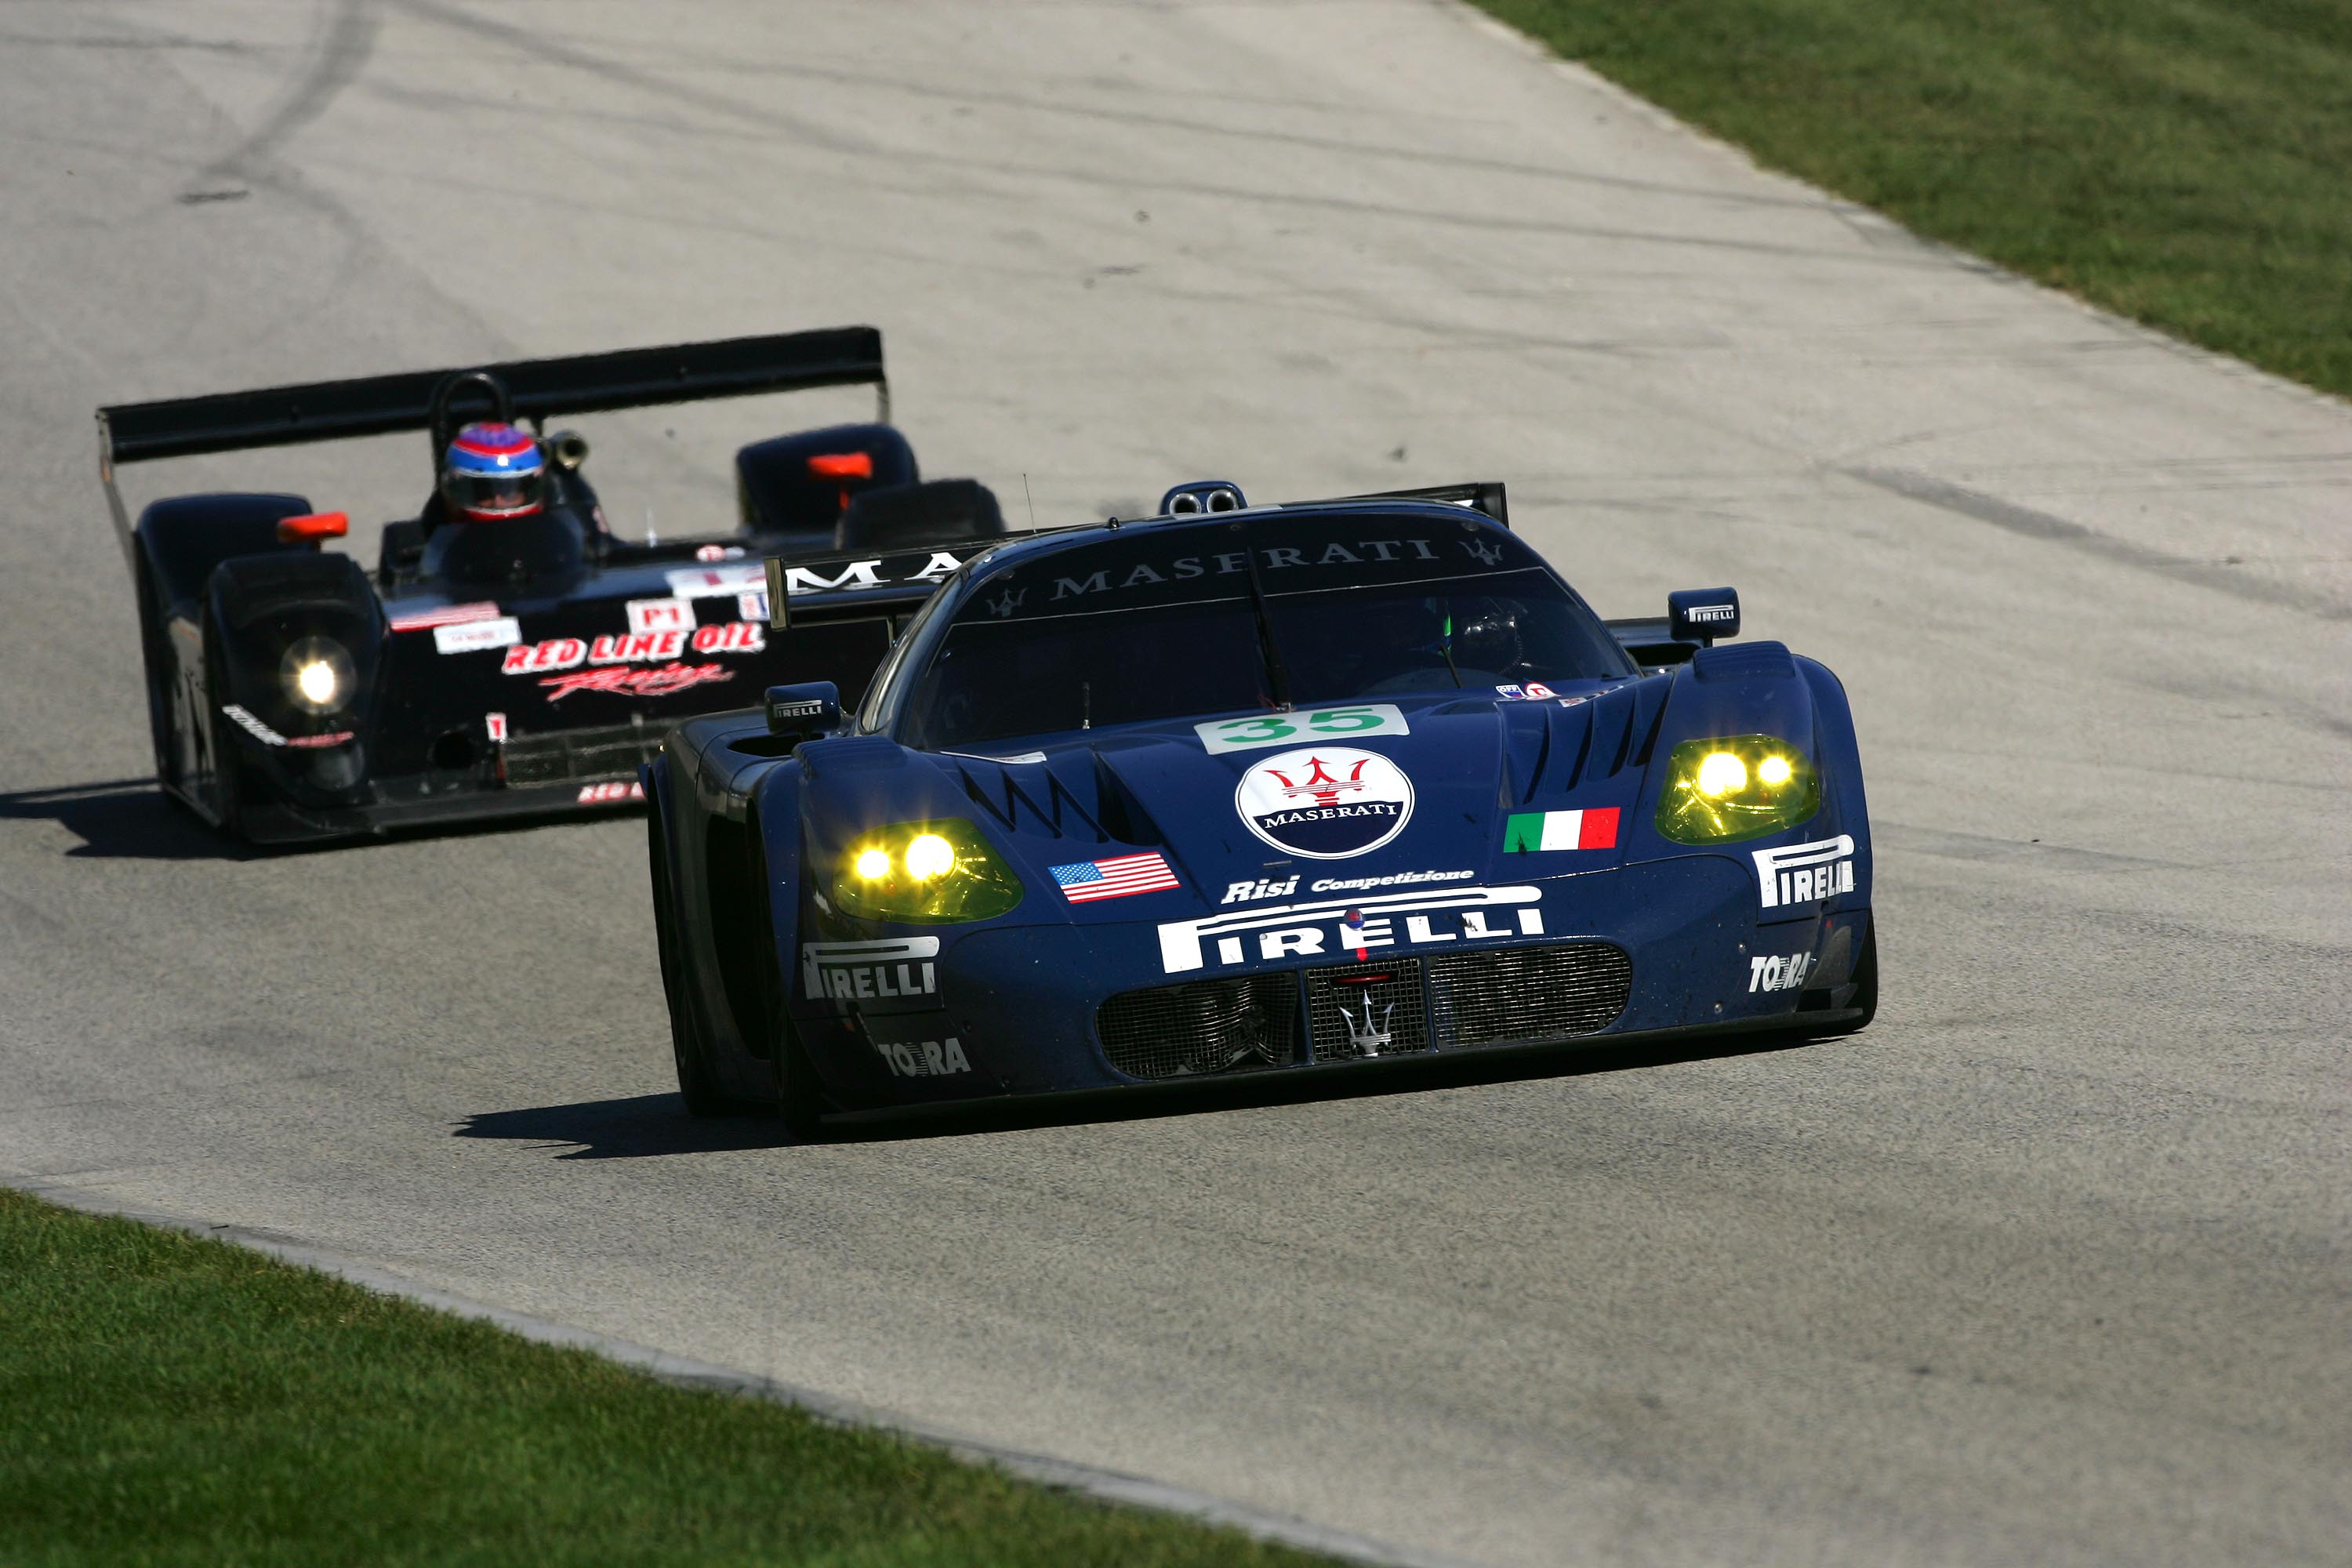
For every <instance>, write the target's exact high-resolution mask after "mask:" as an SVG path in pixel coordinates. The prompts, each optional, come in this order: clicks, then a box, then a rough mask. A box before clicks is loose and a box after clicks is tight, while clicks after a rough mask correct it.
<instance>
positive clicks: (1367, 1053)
mask: <svg viewBox="0 0 2352 1568" xmlns="http://www.w3.org/2000/svg"><path fill="white" fill-rule="evenodd" d="M1363 1007H1364V1016H1362V1017H1360V1018H1359V1017H1358V1016H1356V1015H1355V1014H1353V1013H1350V1012H1349V1011H1348V1005H1347V1004H1346V1003H1345V1002H1342V1003H1340V1004H1339V1016H1340V1017H1341V1018H1342V1019H1344V1020H1346V1022H1347V1025H1348V1044H1349V1047H1351V1048H1352V1049H1353V1050H1354V1051H1355V1053H1356V1054H1357V1055H1358V1056H1360V1057H1376V1056H1379V1055H1380V1054H1381V1048H1382V1047H1385V1046H1386V1045H1387V1044H1388V1043H1389V1042H1390V1041H1391V1040H1393V1039H1394V1038H1396V1033H1395V1031H1394V1030H1392V1029H1391V1028H1390V1027H1389V1018H1390V1016H1391V1015H1392V1014H1394V1013H1395V1012H1396V1004H1395V1003H1393V1002H1391V1003H1390V1004H1389V1005H1387V1006H1385V1007H1383V1008H1381V1021H1380V1024H1379V1026H1377V1027H1375V1026H1373V1023H1372V998H1371V995H1370V993H1366V994H1365V996H1364V1000H1363Z"/></svg>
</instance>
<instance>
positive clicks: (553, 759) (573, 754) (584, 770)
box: [505, 720, 662, 786]
mask: <svg viewBox="0 0 2352 1568" xmlns="http://www.w3.org/2000/svg"><path fill="white" fill-rule="evenodd" d="M661 742H662V731H660V730H657V729H654V728H652V727H650V726H648V725H647V724H646V723H645V722H644V721H642V720H640V721H635V722H631V723H627V724H605V725H601V726H599V727H598V728H596V729H593V730H564V731H558V732H557V733H555V734H551V735H517V736H515V737H514V738H513V739H511V740H509V741H508V742H506V748H505V756H506V781H507V783H508V784H512V785H516V786H521V785H525V784H567V783H570V782H571V781H572V780H574V779H623V778H629V777H633V776H634V775H635V773H636V771H637V764H638V763H647V762H651V761H652V760H653V758H654V753H655V752H658V751H660V750H661Z"/></svg>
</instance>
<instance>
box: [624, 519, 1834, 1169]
mask: <svg viewBox="0 0 2352 1568" xmlns="http://www.w3.org/2000/svg"><path fill="white" fill-rule="evenodd" d="M868 576H869V577H871V578H872V579H873V580H872V581H864V580H860V581H856V582H845V581H844V580H843V578H842V574H841V573H840V571H838V570H836V569H834V568H831V567H826V566H821V565H813V564H812V563H805V562H796V563H793V567H792V568H787V567H785V566H784V565H782V563H777V564H776V565H774V566H772V567H771V583H770V595H769V599H770V604H771V605H772V614H773V615H774V616H776V617H777V624H778V625H780V626H781V625H785V624H788V623H789V624H793V625H801V624H803V623H806V622H812V621H815V622H821V621H824V620H828V619H840V618H845V617H862V618H869V619H870V618H877V617H878V618H888V619H891V620H893V622H894V623H895V624H898V635H897V637H896V640H895V643H894V644H893V646H892V648H891V651H890V653H889V655H888V657H887V659H886V660H885V661H884V663H883V664H882V666H881V668H880V669H879V671H878V672H877V674H876V676H875V678H874V679H873V682H872V684H871V686H870V687H869V689H867V690H866V693H865V695H864V698H863V700H861V701H859V702H858V703H857V705H856V710H855V712H845V710H843V709H842V707H841V705H840V702H839V700H838V699H837V696H836V694H835V691H834V689H832V688H831V687H830V686H827V685H824V684H823V683H813V684H810V685H805V686H793V687H777V688H773V689H771V690H770V691H769V693H768V701H767V705H766V708H765V710H764V711H751V712H745V713H736V714H721V715H713V716H710V717H707V718H702V719H698V720H694V721H688V722H687V723H684V724H682V725H680V726H679V727H678V728H677V729H676V730H675V731H672V732H671V733H670V735H669V737H668V739H667V742H666V743H665V744H664V747H663V751H662V754H661V755H660V756H659V757H657V758H656V760H655V761H653V762H651V763H648V764H647V765H646V769H645V773H644V781H643V782H644V784H645V789H646V796H647V798H648V800H649V801H650V802H651V803H652V810H651V812H650V820H649V826H650V848H651V861H652V875H653V888H654V899H655V908H656V929H657V931H658V937H659V943H660V950H661V963H662V978H663V983H664V986H665V989H666V991H667V997H668V1003H669V1008H670V1017H671V1024H672V1035H673V1041H674V1047H675V1051H676V1055H677V1071H678V1081H679V1084H680V1087H681V1088H682V1089H683V1090H684V1093H685V1098H686V1102H687V1105H688V1109H689V1110H692V1111H693V1112H694V1113H696V1114H698V1115H715V1114H721V1113H725V1112H729V1111H733V1110H748V1109H768V1110H781V1111H782V1114H783V1115H784V1116H785V1118H786V1119H787V1121H790V1122H791V1123H793V1125H794V1127H795V1128H796V1129H798V1130H801V1131H811V1130H814V1128H816V1127H817V1126H818V1125H819V1124H820V1123H822V1122H824V1121H835V1120H840V1119H844V1118H856V1117H860V1116H865V1115H872V1114H887V1113H889V1112H892V1111H898V1110H905V1109H908V1108H910V1107H913V1106H917V1105H926V1104H937V1103H940V1102H960V1101H984V1100H992V1099H995V1098H998V1097H1013V1096H1042V1095H1055V1094H1066V1093H1073V1092H1078V1093H1083V1092H1090V1091H1102V1090H1111V1089H1133V1088H1139V1087H1144V1086H1150V1085H1154V1084H1167V1083H1171V1082H1188V1083H1197V1082H1198V1081H1200V1080H1201V1079H1202V1077H1203V1076H1209V1075H1234V1074H1244V1073H1256V1074H1313V1075H1324V1074H1329V1073H1333V1072H1348V1071H1361V1070H1367V1069H1370V1068H1374V1067H1376V1066H1377V1065H1378V1064H1380V1063H1383V1062H1389V1061H1391V1060H1399V1059H1404V1060H1412V1059H1421V1060H1427V1059H1430V1058H1433V1057H1444V1056H1446V1055H1449V1054H1452V1053H1456V1052H1469V1051H1477V1052H1487V1051H1493V1050H1496V1049H1500V1048H1507V1047H1557V1046H1559V1045H1560V1044H1562V1043H1564V1042H1586V1043H1591V1042H1610V1043H1622V1042H1629V1041H1654V1040H1658V1041H1662V1040H1664V1039H1666V1038H1670V1037H1671V1038H1677V1039H1680V1038H1689V1037H1715V1036H1723V1037H1732V1036H1745V1035H1749V1034H1753V1033H1755V1032H1759V1031H1764V1032H1773V1033H1779V1034H1783V1035H1799V1036H1818V1035H1827V1034H1836V1033H1845V1032H1849V1031H1852V1030H1854V1029H1859V1028H1861V1027H1862V1026H1864V1025H1865V1024H1867V1023H1868V1022H1869V1021H1870V1019H1871V1016H1872V1015H1873V1013H1874V1011H1875V1009H1876V1006H1877V997H1878V967H1877V958H1876V944H1875V936H1874V931H1873V924H1872V921H1871V915H1870V885H1871V850H1870V829H1869V818H1868V814H1867V810H1866V808H1865V806H1864V800H1863V782H1862V764H1861V760H1860V757H1859V756H1858V754H1857V752H1856V749H1855V743H1854V732H1853V718H1852V716H1851V714H1850V713H1849V711H1848V709H1847V706H1846V698H1845V692H1844V690H1843V688H1842V687H1841V686H1840V684H1839V682H1838V680H1837V678H1836V677H1835V676H1833V675H1832V674H1831V673H1830V672H1829V670H1827V669H1826V668H1822V666H1821V665H1819V664H1817V663H1814V662H1813V661H1811V660H1810V659H1806V658H1799V657H1797V656H1795V655H1793V654H1791V653H1790V651H1789V650H1788V649H1787V648H1786V647H1783V646H1782V645H1780V644H1779V643H1776V642H1751V643H1739V644H1735V645H1732V646H1722V645H1721V639H1723V638H1727V637H1735V636H1737V634H1738V629H1739V607H1738V596H1737V595H1736V594H1734V593H1733V592H1732V591H1731V590H1730V589H1727V588H1726V589H1714V590H1696V591H1690V592H1685V593H1678V594H1675V595H1669V599H1668V615H1667V616H1665V617H1664V618H1663V619H1643V620H1636V621H1622V622H1615V623H1609V622H1604V621H1602V620H1601V618H1600V617H1599V616H1596V615H1595V614H1593V612H1592V611H1591V609H1590V608H1589V607H1588V606H1587V605H1586V604H1585V602H1584V601H1583V599H1582V598H1580V596H1579V595H1577V593H1576V591H1575V590H1574V589H1573V588H1571V587H1570V586H1569V584H1567V583H1566V582H1565V581H1564V580H1563V579H1562V578H1561V577H1560V575H1559V573H1558V572H1556V571H1554V570H1553V569H1552V567H1551V566H1550V565H1549V564H1548V563H1546V562H1545V561H1544V560H1543V559H1542V558H1541V557H1540V556H1538V554H1537V553H1536V552H1534V551H1533V550H1531V549H1530V548H1528V545H1527V544H1526V543H1525V542H1523V541H1521V540H1520V539H1518V538H1517V537H1516V536H1514V535H1513V534H1512V533H1511V532H1510V531H1509V529H1508V526H1507V512H1506V510H1505V506H1504V500H1503V495H1502V488H1501V487H1500V486H1499V485H1475V486H1462V487H1453V488H1447V489H1439V490H1433V491H1413V492H1404V493H1400V494H1396V495H1389V496H1372V497H1358V498H1351V499H1348V500H1331V501H1314V502H1305V503H1296V504H1290V505H1284V506H1277V507H1266V508H1257V509H1251V508H1248V507H1247V506H1246V505H1245V504H1244V502H1243V500H1242V498H1241V496H1240V494H1239V492H1238V491H1237V490H1235V489H1234V488H1233V487H1232V486H1230V485H1227V484H1223V483H1210V484H1202V485H1194V486H1180V487H1178V489H1176V490H1174V491H1171V492H1170V496H1169V498H1168V499H1167V500H1164V501H1163V503H1162V515H1160V516H1159V517H1156V518H1152V519H1150V520H1146V521H1128V522H1119V521H1109V522H1106V523H1104V524H1102V525H1101V526H1098V527H1086V528H1073V529H1065V530H1059V531H1050V532H1044V533H1034V534H1030V535H1026V536H1023V537H1018V538H1014V539H1011V540H1005V539H995V540H988V541H978V542H972V543H971V544H970V545H969V546H963V547H940V548H936V549H934V550H932V551H931V552H929V554H928V557H927V560H926V562H925V563H924V569H923V570H921V571H918V570H917V569H916V567H915V565H914V563H911V562H910V563H903V564H900V565H896V566H893V567H892V568H891V569H890V570H889V571H887V572H875V573H870V574H868ZM916 578H922V579H925V580H922V581H919V582H917V581H913V579H916ZM933 582H936V583H937V584H938V586H937V589H936V592H934V591H933V590H932V586H931V584H932V583H933Z"/></svg>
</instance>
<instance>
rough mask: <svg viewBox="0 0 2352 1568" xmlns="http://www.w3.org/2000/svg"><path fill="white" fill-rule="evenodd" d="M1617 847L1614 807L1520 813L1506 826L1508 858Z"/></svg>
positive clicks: (1505, 845) (1512, 817)
mask: <svg viewBox="0 0 2352 1568" xmlns="http://www.w3.org/2000/svg"><path fill="white" fill-rule="evenodd" d="M1616 847H1617V808H1616V807H1615V806H1613V805H1597V806H1594V807H1592V808H1591V810H1589V811H1518V812H1513V813H1512V814H1511V816H1510V819H1509V820H1508V821H1507V822H1505V823H1504V824H1503V853H1504V854H1506V855H1525V854H1529V853H1531V852H1533V851H1535V850H1538V849H1614V848H1616Z"/></svg>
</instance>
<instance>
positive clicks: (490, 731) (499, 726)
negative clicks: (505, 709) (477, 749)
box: [482, 713, 507, 746]
mask: <svg viewBox="0 0 2352 1568" xmlns="http://www.w3.org/2000/svg"><path fill="white" fill-rule="evenodd" d="M482 732H483V733H484V734H485V735H488V737H489V740H490V743H491V744H492V745H494V746H502V745H504V744H506V739H507V716H506V715H505V714H503V713H485V714H483V715H482Z"/></svg>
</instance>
